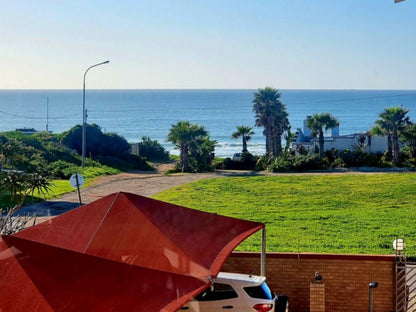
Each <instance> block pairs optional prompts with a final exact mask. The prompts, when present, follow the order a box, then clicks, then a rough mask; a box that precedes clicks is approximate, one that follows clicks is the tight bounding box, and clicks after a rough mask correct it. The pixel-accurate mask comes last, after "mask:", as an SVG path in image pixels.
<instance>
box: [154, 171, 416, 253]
mask: <svg viewBox="0 0 416 312" xmlns="http://www.w3.org/2000/svg"><path fill="white" fill-rule="evenodd" d="M415 182H416V174H412V173H391V174H341V175H339V174H328V175H283V176H255V177H231V178H216V179H208V180H200V181H197V182H193V183H189V184H185V185H181V186H178V187H176V188H172V189H170V190H167V191H164V192H161V193H159V194H157V195H156V196H154V197H155V198H157V199H160V200H164V201H168V202H172V203H175V204H179V205H183V206H186V207H192V208H195V209H200V210H204V211H208V212H213V213H218V214H221V215H226V216H232V217H236V218H241V219H245V220H252V221H257V222H263V223H265V224H266V229H267V251H276V252H325V253H357V254H393V253H394V250H393V249H392V242H393V240H394V239H395V238H397V237H403V238H404V239H405V241H406V249H407V253H408V254H409V255H410V256H416V208H415V203H416V188H415ZM260 245H261V240H260V235H259V234H255V236H253V237H251V238H249V239H248V240H246V241H245V242H244V243H243V244H242V245H240V247H239V250H249V251H259V250H260Z"/></svg>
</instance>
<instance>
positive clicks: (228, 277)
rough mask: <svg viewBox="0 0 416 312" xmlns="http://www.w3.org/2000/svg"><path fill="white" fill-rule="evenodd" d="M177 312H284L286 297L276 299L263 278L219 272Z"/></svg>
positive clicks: (286, 303)
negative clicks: (205, 287) (209, 284)
mask: <svg viewBox="0 0 416 312" xmlns="http://www.w3.org/2000/svg"><path fill="white" fill-rule="evenodd" d="M180 311H187V312H214V311H215V312H218V311H238V312H287V311H289V301H288V297H287V296H284V295H283V296H276V294H274V293H273V292H272V291H271V290H270V288H269V286H268V285H267V284H266V278H265V277H264V276H255V275H246V274H237V273H220V274H218V277H217V278H216V279H215V281H214V283H213V285H212V286H211V287H209V288H208V289H206V290H204V291H203V292H202V293H200V294H199V295H198V296H196V297H195V298H194V299H193V300H192V301H190V302H188V303H187V304H186V305H185V306H183V307H182V308H181V309H180Z"/></svg>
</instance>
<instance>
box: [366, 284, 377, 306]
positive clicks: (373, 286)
mask: <svg viewBox="0 0 416 312" xmlns="http://www.w3.org/2000/svg"><path fill="white" fill-rule="evenodd" d="M377 287H378V283H377V282H372V283H370V284H368V288H369V289H368V312H373V290H374V288H377Z"/></svg>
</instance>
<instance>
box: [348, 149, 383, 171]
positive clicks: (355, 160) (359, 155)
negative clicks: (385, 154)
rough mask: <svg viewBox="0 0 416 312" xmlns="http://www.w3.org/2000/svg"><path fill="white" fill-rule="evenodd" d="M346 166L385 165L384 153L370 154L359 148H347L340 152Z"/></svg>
mask: <svg viewBox="0 0 416 312" xmlns="http://www.w3.org/2000/svg"><path fill="white" fill-rule="evenodd" d="M340 157H341V159H342V161H343V165H344V166H345V167H363V166H366V167H385V165H383V160H382V154H368V153H364V152H362V151H359V150H355V151H351V150H349V149H346V150H344V151H342V152H341V153H340Z"/></svg>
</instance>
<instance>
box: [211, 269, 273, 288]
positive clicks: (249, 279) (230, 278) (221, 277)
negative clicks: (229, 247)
mask: <svg viewBox="0 0 416 312" xmlns="http://www.w3.org/2000/svg"><path fill="white" fill-rule="evenodd" d="M265 280H266V278H265V277H264V276H257V275H248V274H240V273H228V272H220V273H219V274H218V276H217V278H216V279H215V281H216V282H219V283H220V282H238V283H242V284H246V285H248V286H250V285H251V286H255V285H259V284H261V283H263V282H264V281H265Z"/></svg>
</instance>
